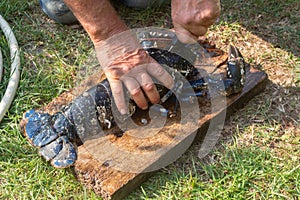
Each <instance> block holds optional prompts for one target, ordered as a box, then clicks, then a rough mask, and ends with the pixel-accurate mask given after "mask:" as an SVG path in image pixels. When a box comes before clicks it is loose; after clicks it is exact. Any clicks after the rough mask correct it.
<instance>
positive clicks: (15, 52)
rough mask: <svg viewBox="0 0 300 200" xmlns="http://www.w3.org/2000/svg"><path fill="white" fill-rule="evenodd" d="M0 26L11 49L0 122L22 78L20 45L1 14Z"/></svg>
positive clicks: (0, 107)
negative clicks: (7, 80) (8, 73)
mask: <svg viewBox="0 0 300 200" xmlns="http://www.w3.org/2000/svg"><path fill="white" fill-rule="evenodd" d="M0 28H1V29H2V31H3V33H4V35H5V38H6V40H7V41H8V45H9V49H10V59H11V61H12V63H11V67H10V78H9V82H8V84H7V88H6V91H5V93H4V96H3V98H2V99H1V102H0V122H1V120H2V118H3V117H4V115H5V113H6V111H7V110H8V108H9V107H10V105H11V102H12V101H13V99H14V96H15V94H16V90H17V88H18V84H19V79H20V69H19V68H20V52H19V46H18V43H17V40H16V37H15V36H14V34H13V32H12V30H11V28H10V26H9V25H8V23H7V22H6V21H5V20H4V19H3V17H2V16H1V15H0ZM1 63H2V62H1Z"/></svg>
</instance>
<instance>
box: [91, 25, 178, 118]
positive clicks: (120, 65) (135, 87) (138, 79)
mask: <svg viewBox="0 0 300 200" xmlns="http://www.w3.org/2000/svg"><path fill="white" fill-rule="evenodd" d="M95 49H96V53H97V57H98V60H99V62H100V64H101V66H102V69H103V70H104V73H105V75H106V77H107V79H108V81H109V83H110V87H111V90H112V94H113V97H114V101H115V104H116V106H117V108H118V110H119V111H120V113H121V114H126V113H127V112H128V109H127V107H128V105H126V104H125V102H126V101H125V99H124V90H123V84H124V86H125V87H126V88H127V90H128V91H129V93H130V96H131V97H132V99H133V100H134V101H135V103H136V104H137V105H138V106H139V107H140V108H141V109H147V108H148V101H147V99H146V97H145V95H146V96H147V97H148V99H149V100H150V102H151V103H153V104H155V103H158V102H159V100H160V96H159V94H158V91H157V89H156V87H155V85H154V83H153V81H152V78H151V76H152V77H154V78H156V79H157V80H158V81H160V82H161V83H162V84H163V85H164V86H166V87H167V88H169V89H171V88H172V86H173V79H172V77H171V76H170V75H169V73H168V72H167V71H166V70H165V69H164V68H163V67H162V66H160V65H159V64H158V63H157V62H156V61H155V60H154V59H153V58H151V57H150V56H149V55H148V54H147V53H146V52H145V50H143V49H142V47H141V46H140V45H139V44H138V42H137V39H136V37H135V36H134V34H133V33H131V32H130V31H125V32H123V33H120V34H116V35H114V36H112V37H111V38H109V39H107V40H105V41H102V42H99V44H95Z"/></svg>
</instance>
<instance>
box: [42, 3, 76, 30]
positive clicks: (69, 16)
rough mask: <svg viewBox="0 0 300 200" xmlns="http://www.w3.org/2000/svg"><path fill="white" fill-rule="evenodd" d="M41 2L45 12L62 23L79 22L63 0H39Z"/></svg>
mask: <svg viewBox="0 0 300 200" xmlns="http://www.w3.org/2000/svg"><path fill="white" fill-rule="evenodd" d="M39 2H40V6H41V8H42V10H43V11H44V13H45V14H47V15H48V17H49V18H51V19H53V20H54V21H56V22H58V23H60V24H75V23H77V22H78V21H77V19H76V17H75V16H74V15H73V13H72V12H71V10H70V9H69V8H68V7H67V6H66V5H65V3H64V2H63V0H39Z"/></svg>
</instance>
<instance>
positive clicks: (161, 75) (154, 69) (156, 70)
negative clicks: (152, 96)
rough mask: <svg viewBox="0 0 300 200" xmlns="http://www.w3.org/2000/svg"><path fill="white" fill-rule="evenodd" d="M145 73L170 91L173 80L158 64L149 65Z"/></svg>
mask: <svg viewBox="0 0 300 200" xmlns="http://www.w3.org/2000/svg"><path fill="white" fill-rule="evenodd" d="M147 72H148V73H149V74H150V75H151V76H153V77H154V78H156V79H157V80H158V81H159V82H161V83H162V84H163V85H164V86H165V87H167V88H169V89H172V87H173V85H174V80H173V78H172V77H171V75H170V74H169V73H168V72H167V71H166V70H165V69H164V68H163V67H162V66H161V65H159V64H158V63H149V64H148V65H147Z"/></svg>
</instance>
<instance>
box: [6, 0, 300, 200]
mask: <svg viewBox="0 0 300 200" xmlns="http://www.w3.org/2000/svg"><path fill="white" fill-rule="evenodd" d="M275 2H276V3H275ZM222 6H223V13H222V16H221V18H220V21H219V23H217V24H216V25H214V26H213V27H212V28H211V30H210V31H209V33H208V34H207V37H208V38H210V40H212V41H214V42H215V43H216V44H217V46H218V47H219V48H221V49H224V50H226V49H227V47H228V44H229V43H235V44H236V46H238V47H239V48H240V50H241V51H242V53H243V54H244V57H245V59H246V61H247V62H248V63H250V64H251V65H252V66H255V67H258V68H261V69H262V70H264V71H265V72H267V73H268V75H269V79H270V81H269V83H268V85H267V88H266V90H265V92H264V93H262V94H261V95H259V96H257V97H255V98H254V99H252V100H251V101H250V102H249V103H248V104H247V105H246V107H244V108H243V109H241V110H240V111H239V112H238V113H236V114H234V115H232V116H231V118H230V119H229V120H228V121H227V123H226V125H225V126H224V128H223V131H222V136H221V137H220V142H219V145H218V147H217V148H216V149H215V150H214V151H213V152H211V153H210V155H209V156H207V157H206V158H205V159H201V160H200V159H199V158H198V157H197V152H198V150H199V146H200V144H195V145H193V146H192V147H191V148H190V149H189V150H188V151H187V153H186V154H185V155H184V156H183V157H182V158H180V159H179V160H178V161H176V162H175V163H173V164H171V165H170V166H168V167H166V168H164V169H162V170H160V171H159V172H157V173H156V174H155V175H154V176H153V177H152V178H150V179H149V180H148V181H147V182H145V183H144V184H143V185H142V186H141V187H140V188H139V189H138V190H136V191H135V192H133V193H132V194H131V195H130V196H129V197H128V199H300V165H299V163H300V162H299V161H300V129H299V123H300V113H299V112H300V105H299V100H300V99H299V94H300V90H299V76H298V75H299V66H300V59H299V52H300V50H299V49H300V38H299V36H300V34H299V30H300V29H299V26H300V23H299V22H300V17H299V14H298V13H299V11H300V10H299V9H300V6H299V2H298V1H296V0H289V1H271V0H269V1H258V0H251V1H247V2H242V1H235V0H224V1H222ZM0 11H1V15H2V16H3V17H4V18H5V19H6V20H7V21H8V22H9V24H10V25H11V26H12V27H13V30H14V33H15V35H16V37H17V39H18V42H19V45H20V49H21V54H22V59H21V60H22V61H21V62H22V74H21V79H20V84H19V88H18V91H17V95H16V98H15V100H14V102H13V104H12V106H11V108H10V110H9V112H8V113H7V115H6V116H5V118H4V119H3V120H2V122H1V123H0V199H100V198H99V197H97V196H96V195H95V194H94V193H93V192H92V191H90V190H88V189H86V188H85V187H84V186H83V185H81V184H80V183H79V182H78V181H77V180H76V179H75V177H74V175H73V173H72V170H71V169H65V170H58V169H55V168H53V167H51V166H50V165H49V163H46V162H45V161H44V160H43V159H42V158H40V157H39V156H38V155H37V151H36V150H35V149H34V148H32V147H31V145H30V144H28V142H27V141H26V139H25V138H23V136H22V135H21V133H20V131H19V122H20V120H21V118H22V114H23V113H24V112H25V111H26V110H28V109H31V108H32V107H41V106H43V105H46V104H47V103H49V102H50V101H51V100H52V99H53V98H54V97H56V96H58V95H59V94H61V93H62V92H63V91H66V90H68V89H69V88H70V87H72V86H74V85H75V84H76V83H77V82H78V81H79V80H78V79H77V78H78V77H77V76H76V74H77V73H78V71H80V70H83V69H84V68H86V67H92V66H94V65H95V63H96V59H95V56H94V53H93V50H92V44H91V42H90V40H89V38H88V36H87V35H86V33H85V32H84V31H83V30H82V29H81V28H80V27H78V26H75V27H74V26H73V27H68V26H61V25H58V24H55V23H53V22H52V21H51V20H49V19H47V17H46V16H45V15H44V14H43V13H42V12H41V10H40V9H39V6H38V3H37V2H36V1H26V2H23V1H18V0H3V1H2V2H1V3H0ZM118 11H119V12H120V13H121V16H122V17H123V19H124V20H125V21H126V22H127V23H128V24H129V26H131V27H143V26H150V25H153V26H154V25H155V26H161V27H171V23H170V14H169V11H170V9H169V8H166V9H163V8H161V9H159V8H157V9H147V10H146V11H135V10H132V9H128V8H125V7H118ZM154 16H155V17H154ZM0 45H1V49H2V50H3V54H4V56H6V55H8V54H9V51H8V47H7V44H6V42H5V40H4V38H3V36H2V34H1V33H0ZM297 66H298V67H297ZM7 70H9V60H8V59H5V72H7ZM297 76H298V78H297ZM8 78H9V76H8V75H7V73H6V75H5V77H4V82H1V86H0V91H1V92H0V97H1V96H2V95H3V89H4V88H5V83H6V82H7V80H8ZM79 78H80V77H79Z"/></svg>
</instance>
